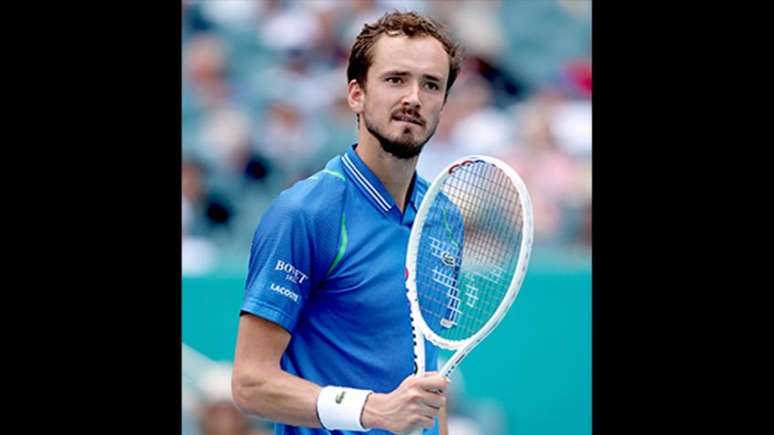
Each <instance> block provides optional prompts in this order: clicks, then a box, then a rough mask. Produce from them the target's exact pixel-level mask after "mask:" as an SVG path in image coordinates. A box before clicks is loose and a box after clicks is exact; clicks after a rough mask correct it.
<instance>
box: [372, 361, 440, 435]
mask: <svg viewBox="0 0 774 435" xmlns="http://www.w3.org/2000/svg"><path fill="white" fill-rule="evenodd" d="M448 385H449V381H448V380H447V379H446V378H445V377H443V376H441V375H440V374H438V372H429V373H426V374H425V375H424V376H422V377H417V376H414V375H410V376H409V377H407V378H406V379H404V380H403V382H401V384H400V385H399V386H398V388H396V389H395V390H394V391H392V392H391V393H387V394H379V393H373V394H371V395H370V396H368V400H366V403H365V406H364V408H363V415H362V417H361V423H362V424H363V426H364V427H367V428H381V429H385V430H388V431H390V432H393V433H398V434H400V433H408V432H411V431H412V430H413V429H416V428H420V427H421V428H430V427H433V418H435V416H436V415H438V412H439V411H440V409H441V407H442V406H444V405H445V404H446V387H447V386H448Z"/></svg>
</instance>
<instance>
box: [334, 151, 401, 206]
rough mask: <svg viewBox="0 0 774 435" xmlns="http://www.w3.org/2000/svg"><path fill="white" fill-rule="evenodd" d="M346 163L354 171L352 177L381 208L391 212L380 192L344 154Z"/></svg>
mask: <svg viewBox="0 0 774 435" xmlns="http://www.w3.org/2000/svg"><path fill="white" fill-rule="evenodd" d="M342 160H343V161H344V165H345V166H346V167H347V168H349V169H350V170H351V171H352V175H354V176H355V178H356V179H357V180H358V181H359V182H360V184H362V185H363V186H364V187H365V188H366V190H367V191H368V193H370V194H371V196H372V197H373V198H374V199H375V200H376V202H377V204H379V206H381V207H382V208H383V209H384V211H390V206H389V204H388V203H387V201H385V200H384V198H383V197H382V195H381V194H379V191H378V190H376V188H375V187H374V186H373V185H371V183H370V182H369V181H368V179H367V178H365V176H363V174H362V173H360V171H359V170H358V169H357V167H356V166H355V164H354V163H352V161H351V160H350V159H349V156H348V155H346V154H344V158H343V159H342Z"/></svg>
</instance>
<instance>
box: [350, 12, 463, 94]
mask: <svg viewBox="0 0 774 435" xmlns="http://www.w3.org/2000/svg"><path fill="white" fill-rule="evenodd" d="M382 33H385V34H387V35H389V36H399V35H406V36H408V37H409V38H413V37H415V36H425V35H427V36H432V37H433V38H435V39H437V40H438V42H440V43H441V44H442V45H443V48H444V50H446V54H448V55H449V80H448V82H446V96H448V95H449V89H451V87H452V85H453V84H454V80H456V79H457V74H459V72H460V66H461V64H462V49H461V48H460V46H459V44H456V43H455V42H454V41H452V40H451V38H450V37H449V35H448V34H447V33H446V29H445V28H444V27H443V26H442V25H440V24H438V23H436V22H435V21H433V20H431V19H428V18H425V17H423V16H421V15H419V14H417V13H416V12H399V11H394V12H391V13H385V14H384V16H382V17H381V18H379V20H378V21H377V22H376V23H374V24H365V25H364V26H363V30H362V31H361V32H360V34H359V35H358V36H357V39H356V40H355V44H354V45H353V46H352V51H351V52H350V54H349V65H348V66H347V83H349V82H351V81H352V79H355V80H357V82H358V84H360V86H361V87H365V82H366V75H367V73H368V68H370V67H371V63H372V62H373V46H374V44H376V41H377V40H378V39H379V36H380V35H381V34H382Z"/></svg>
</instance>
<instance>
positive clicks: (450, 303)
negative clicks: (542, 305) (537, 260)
mask: <svg viewBox="0 0 774 435" xmlns="http://www.w3.org/2000/svg"><path fill="white" fill-rule="evenodd" d="M449 173H450V175H449V177H448V178H447V179H446V181H445V184H444V185H443V187H442V189H441V191H440V192H439V193H438V195H437V196H436V197H435V198H434V199H433V202H432V203H431V204H430V207H429V209H428V214H427V218H426V220H425V221H424V226H423V227H422V233H421V237H420V241H419V244H418V251H417V257H416V258H417V266H416V288H417V298H418V302H419V304H418V305H419V307H420V310H421V312H422V317H423V318H424V319H425V322H426V323H427V325H428V327H430V329H432V331H433V332H434V333H435V334H437V335H438V336H439V337H442V338H444V339H448V340H464V339H467V338H469V337H471V336H473V335H474V334H475V333H476V332H478V331H479V330H480V329H481V328H482V327H483V326H484V324H486V322H487V321H488V320H489V319H490V318H491V317H492V315H493V314H494V312H495V311H496V310H497V308H498V306H499V305H500V302H501V301H502V300H503V298H504V297H505V295H506V293H507V291H508V288H509V286H510V284H511V281H512V279H513V276H514V274H515V272H516V262H517V261H518V258H519V251H520V249H521V234H522V231H521V227H522V225H523V222H522V213H521V210H520V205H519V202H518V194H517V193H516V189H515V187H514V186H513V184H512V183H511V181H510V179H509V178H508V177H507V176H506V175H505V174H503V173H502V172H501V171H499V170H498V169H497V168H496V167H495V166H493V165H491V164H490V163H488V162H486V161H483V160H469V161H465V162H463V163H462V164H460V165H456V166H454V167H453V168H452V169H450V171H449Z"/></svg>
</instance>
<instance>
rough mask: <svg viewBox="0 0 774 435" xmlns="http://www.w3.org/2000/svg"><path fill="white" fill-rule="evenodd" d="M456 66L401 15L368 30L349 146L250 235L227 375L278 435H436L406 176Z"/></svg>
mask: <svg viewBox="0 0 774 435" xmlns="http://www.w3.org/2000/svg"><path fill="white" fill-rule="evenodd" d="M459 69H460V56H459V54H458V48H457V47H456V45H455V44H454V43H452V42H451V41H450V39H449V38H448V36H446V34H445V33H443V31H442V29H441V28H440V27H439V26H438V25H436V24H435V23H433V22H432V21H430V20H428V19H426V18H424V17H421V16H419V15H417V14H415V13H413V12H410V13H399V12H395V13H391V14H386V15H385V16H383V17H382V18H381V19H379V20H378V21H377V22H376V23H375V24H373V25H366V26H364V28H363V31H362V32H361V33H360V35H359V36H358V37H357V40H356V42H355V44H354V46H353V48H352V52H351V55H350V59H349V66H348V68H347V76H348V77H347V79H348V88H347V90H348V94H347V101H348V103H349V106H350V108H351V109H352V111H353V112H355V114H356V116H357V119H358V143H357V144H355V145H353V146H351V147H350V148H349V149H348V150H347V152H346V153H345V154H343V155H341V156H338V157H336V158H334V159H332V160H331V161H330V162H328V164H327V165H326V167H325V168H324V169H323V170H321V171H320V172H318V173H317V174H315V175H313V176H312V177H310V178H308V179H306V180H303V181H300V182H298V183H296V184H295V185H294V186H293V187H291V188H290V189H288V190H286V191H285V192H283V193H282V194H280V196H279V197H278V198H277V199H276V200H275V201H274V202H273V203H272V205H271V206H270V207H269V209H268V210H267V211H266V213H265V215H264V217H263V218H262V221H261V223H260V224H259V226H258V229H257V230H256V233H255V236H254V239H253V245H252V249H251V255H250V264H249V272H248V277H247V283H246V289H245V298H244V301H243V305H242V315H241V317H240V323H239V334H238V339H237V347H236V353H235V358H234V359H235V361H234V372H233V377H232V394H233V396H234V400H235V402H236V403H237V405H238V406H239V407H240V408H241V409H243V410H244V411H245V412H248V413H252V414H255V415H258V416H261V417H263V418H266V419H269V420H272V421H275V422H278V423H277V426H276V433H284V434H323V433H329V431H336V432H335V433H348V432H347V431H354V432H356V431H366V430H371V429H373V433H385V431H387V432H390V433H406V432H409V431H412V430H415V429H418V428H425V429H430V430H429V431H426V432H425V433H431V434H437V433H442V434H445V433H446V422H445V411H444V405H445V400H446V398H445V390H446V387H447V385H448V380H447V379H445V378H444V377H442V376H440V375H439V374H438V373H436V372H433V371H434V370H437V367H436V360H435V359H436V350H435V348H433V347H432V345H430V344H426V355H427V367H426V370H427V371H428V373H427V375H426V376H422V377H417V376H414V375H413V372H414V362H413V345H412V339H413V337H412V331H411V324H410V320H409V305H408V300H407V299H406V296H405V285H404V262H405V255H406V246H407V243H408V238H409V234H410V231H411V226H412V224H413V221H414V217H415V215H416V212H417V209H418V208H419V204H420V203H421V201H422V198H423V196H424V193H425V191H426V190H427V187H428V183H427V181H425V180H423V179H421V178H419V177H418V176H417V175H416V172H415V167H416V164H417V159H418V156H419V154H420V152H421V150H422V147H423V146H424V144H425V143H426V142H427V141H428V140H429V139H430V137H432V135H433V133H434V132H435V129H436V127H437V126H438V121H439V117H440V114H441V110H442V109H443V106H444V103H445V102H446V97H447V95H448V91H449V89H450V88H451V86H452V84H453V83H454V80H455V79H456V77H457V74H458V72H459Z"/></svg>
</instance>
